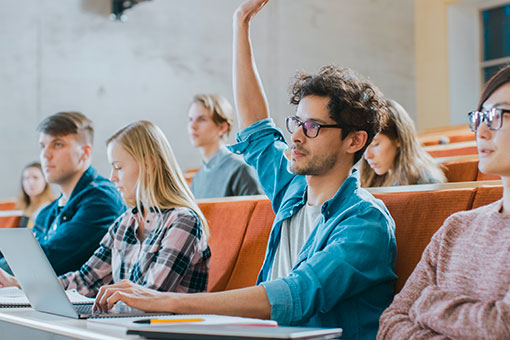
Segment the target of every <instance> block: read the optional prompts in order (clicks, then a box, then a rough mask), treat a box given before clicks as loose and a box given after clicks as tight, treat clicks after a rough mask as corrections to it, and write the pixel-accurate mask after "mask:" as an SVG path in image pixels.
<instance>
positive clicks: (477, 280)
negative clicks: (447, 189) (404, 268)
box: [377, 200, 510, 340]
mask: <svg viewBox="0 0 510 340" xmlns="http://www.w3.org/2000/svg"><path fill="white" fill-rule="evenodd" d="M501 206H502V201H501V200H500V201H497V202H494V203H492V204H489V205H486V206H483V207H480V208H478V209H474V210H469V211H463V212H459V213H456V214H454V215H452V216H450V217H449V218H448V219H447V220H446V221H445V223H444V225H443V226H442V227H441V229H439V230H438V232H437V233H436V234H435V235H434V237H432V240H431V242H430V244H429V245H428V246H427V248H426V249H425V251H424V253H423V256H422V258H421V261H420V262H419V263H418V265H417V266H416V268H415V270H414V272H413V273H412V275H411V276H410V277H409V280H408V281H407V282H406V285H405V286H404V288H403V289H402V291H401V292H400V293H399V294H398V295H397V296H395V299H394V301H393V303H392V304H391V306H390V307H388V309H386V311H384V313H383V315H382V316H381V319H380V323H379V324H380V328H379V333H378V335H377V339H379V340H382V339H398V340H403V339H462V340H468V339H476V340H480V339H484V340H485V339H510V216H503V215H502V214H501V213H500V212H499V211H500V209H501Z"/></svg>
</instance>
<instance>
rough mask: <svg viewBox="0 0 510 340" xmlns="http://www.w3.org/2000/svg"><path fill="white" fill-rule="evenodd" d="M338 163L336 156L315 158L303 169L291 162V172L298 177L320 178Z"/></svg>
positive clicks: (323, 155)
mask: <svg viewBox="0 0 510 340" xmlns="http://www.w3.org/2000/svg"><path fill="white" fill-rule="evenodd" d="M336 161H337V155H336V154H322V155H320V156H315V157H313V158H312V159H310V161H309V162H308V163H307V164H305V165H304V166H302V167H298V166H297V164H296V162H295V161H293V160H291V163H290V171H291V172H292V173H294V174H296V175H304V176H319V175H322V174H324V173H325V172H327V171H328V170H330V169H331V168H333V166H334V165H335V164H336Z"/></svg>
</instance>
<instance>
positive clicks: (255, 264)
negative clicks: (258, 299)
mask: <svg viewBox="0 0 510 340" xmlns="http://www.w3.org/2000/svg"><path fill="white" fill-rule="evenodd" d="M274 218H275V214H274V212H273V209H272V206H271V202H270V201H269V199H267V198H266V199H261V200H259V201H258V202H257V205H256V206H255V210H254V211H253V214H252V216H251V219H250V222H249V224H248V228H247V230H246V233H245V235H244V240H243V244H242V245H241V251H240V252H239V256H238V257H237V261H236V263H235V266H234V269H233V271H232V275H231V276H230V279H229V281H228V283H227V286H226V287H225V288H226V289H227V290H229V289H236V288H244V287H249V286H253V285H255V284H256V282H257V276H258V273H259V271H260V268H262V263H263V262H264V257H265V253H266V247H267V241H268V239H269V234H270V232H271V227H272V225H273V221H274Z"/></svg>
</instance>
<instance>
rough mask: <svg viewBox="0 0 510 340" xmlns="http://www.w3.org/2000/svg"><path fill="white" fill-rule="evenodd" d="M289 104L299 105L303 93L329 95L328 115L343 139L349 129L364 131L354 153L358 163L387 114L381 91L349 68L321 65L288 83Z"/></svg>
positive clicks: (350, 130) (382, 124)
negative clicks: (362, 141)
mask: <svg viewBox="0 0 510 340" xmlns="http://www.w3.org/2000/svg"><path fill="white" fill-rule="evenodd" d="M290 92H291V96H290V103H291V104H293V105H298V104H299V102H300V101H301V99H303V98H304V97H306V96H312V95H313V96H320V97H329V99H330V101H329V104H328V109H329V117H330V118H331V119H333V120H334V121H335V122H336V123H337V124H339V125H342V126H343V128H342V139H345V137H347V136H348V135H349V133H351V132H352V131H360V130H363V131H366V132H367V134H368V139H367V142H366V144H365V146H364V147H363V148H362V149H361V150H359V151H357V152H356V153H355V154H354V162H353V164H355V163H357V162H358V161H359V160H360V159H361V157H362V156H363V153H364V152H365V149H366V148H367V147H368V145H369V144H370V143H371V142H372V139H373V138H374V136H375V135H376V134H377V133H378V132H379V131H380V130H381V127H382V126H384V124H385V121H386V119H387V115H388V111H387V110H388V109H387V107H386V101H385V99H384V97H383V95H382V93H381V91H380V90H379V89H378V88H377V87H376V86H375V85H373V84H372V83H371V82H370V81H368V80H366V79H364V78H362V77H361V76H360V75H359V74H357V73H356V72H354V71H353V70H351V69H350V68H346V67H345V68H344V67H337V66H334V65H328V66H323V67H321V68H320V70H319V72H318V73H317V74H307V73H301V72H300V73H298V74H296V76H295V81H294V83H293V84H292V85H291V89H290Z"/></svg>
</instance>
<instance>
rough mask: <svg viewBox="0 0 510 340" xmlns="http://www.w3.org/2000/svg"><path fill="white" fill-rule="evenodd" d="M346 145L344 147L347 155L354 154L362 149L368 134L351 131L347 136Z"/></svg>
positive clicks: (360, 131)
mask: <svg viewBox="0 0 510 340" xmlns="http://www.w3.org/2000/svg"><path fill="white" fill-rule="evenodd" d="M347 139H348V143H347V145H346V151H347V152H348V153H352V154H355V153H356V152H358V151H359V150H361V149H363V147H364V146H365V144H366V143H367V140H368V134H367V132H366V131H363V130H358V131H353V132H351V133H350V134H349V136H347Z"/></svg>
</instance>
